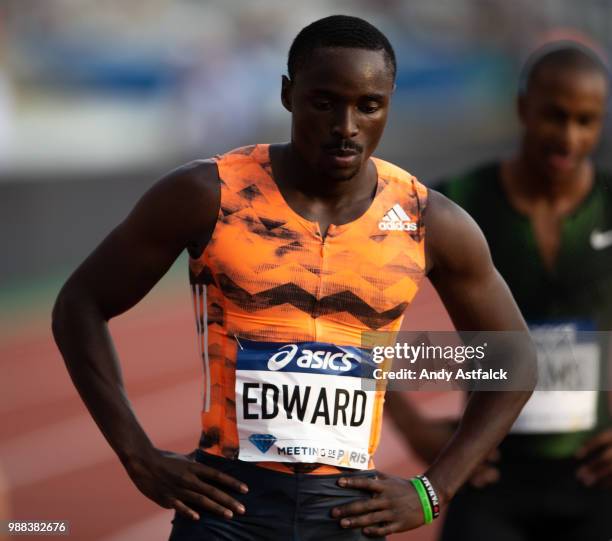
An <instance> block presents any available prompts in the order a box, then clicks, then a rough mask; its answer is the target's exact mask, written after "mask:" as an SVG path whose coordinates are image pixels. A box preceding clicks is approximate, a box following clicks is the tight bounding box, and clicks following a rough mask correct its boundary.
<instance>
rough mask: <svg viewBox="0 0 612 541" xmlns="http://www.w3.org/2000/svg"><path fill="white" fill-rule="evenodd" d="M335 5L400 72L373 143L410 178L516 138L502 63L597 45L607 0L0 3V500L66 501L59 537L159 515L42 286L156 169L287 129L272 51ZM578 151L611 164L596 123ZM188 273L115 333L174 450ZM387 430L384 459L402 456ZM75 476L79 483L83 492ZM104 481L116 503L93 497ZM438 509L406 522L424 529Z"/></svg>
mask: <svg viewBox="0 0 612 541" xmlns="http://www.w3.org/2000/svg"><path fill="white" fill-rule="evenodd" d="M334 13H346V14H349V15H356V16H359V17H363V18H365V19H367V20H371V21H372V22H373V23H374V24H375V25H377V26H379V27H381V28H384V29H385V31H386V32H387V33H388V34H389V38H390V40H391V41H392V42H393V44H394V47H395V48H396V52H397V56H398V58H399V59H400V64H399V65H398V74H397V77H398V88H399V89H400V90H399V91H398V92H396V94H395V95H394V97H393V103H392V119H391V122H390V123H389V125H388V127H387V130H386V135H385V138H384V139H383V141H382V142H381V146H380V147H379V152H378V155H379V156H380V157H381V158H383V159H385V160H388V161H391V162H394V163H397V164H398V165H399V166H401V167H406V168H409V169H410V170H411V171H412V172H414V174H415V175H417V176H418V177H419V178H420V179H422V180H424V181H425V182H428V181H430V180H431V179H436V178H441V177H445V176H446V177H447V176H448V175H450V174H455V173H456V172H457V171H461V170H465V169H466V168H467V167H468V166H471V165H472V164H474V163H478V162H483V161H485V160H490V159H492V158H493V157H498V156H504V157H508V156H509V155H510V154H511V153H512V152H513V151H514V149H515V141H516V134H517V123H516V121H515V114H514V110H513V107H512V101H513V96H514V87H515V80H516V76H517V71H518V69H519V67H520V63H521V58H522V57H523V55H524V53H525V47H526V44H528V43H531V42H532V41H533V39H534V38H535V37H536V36H539V35H541V34H542V33H543V32H546V31H550V30H552V29H555V28H558V27H573V28H577V29H578V30H580V31H582V32H584V33H586V34H588V35H590V36H592V37H593V38H596V39H597V40H599V41H600V42H601V44H602V47H603V48H604V49H605V50H606V52H609V51H610V47H611V44H612V31H611V30H612V29H611V27H610V25H611V24H612V5H611V4H610V3H609V2H604V1H601V0H584V1H583V2H575V1H574V0H555V1H554V2H553V1H542V2H531V1H527V0H518V1H516V2H506V1H504V0H441V1H438V2H429V1H427V0H415V1H411V2H405V1H401V0H384V2H371V1H365V0H315V1H313V2H308V3H301V4H296V3H293V2H282V1H281V0H262V1H259V2H256V3H248V2H243V1H239V0H227V1H224V2H218V1H213V0H202V1H194V0H149V1H147V2H140V1H135V0H121V1H119V0H109V1H106V2H96V1H94V0H80V1H78V2H76V1H74V0H46V1H44V2H24V1H23V0H4V1H3V2H2V6H1V7H0V21H1V22H0V26H1V27H2V36H3V37H2V46H1V49H2V52H1V53H0V56H1V57H2V60H1V61H0V64H1V67H0V71H1V72H2V73H3V75H2V76H1V78H4V80H5V81H6V83H7V85H8V86H7V88H9V89H10V90H9V94H8V95H9V99H8V100H4V99H3V98H0V100H4V103H10V106H8V108H7V107H6V106H0V108H3V110H4V111H6V112H5V113H0V115H4V116H5V117H7V118H9V119H10V120H9V121H7V122H5V121H2V125H0V132H1V131H4V130H8V131H7V132H6V133H8V135H7V136H4V137H5V141H7V142H6V144H4V143H0V144H4V148H5V149H6V150H5V151H4V152H3V156H2V158H0V245H1V246H2V255H1V256H0V257H1V261H2V264H1V265H0V363H1V367H2V377H1V378H0V396H1V397H2V398H1V399H0V461H1V462H2V465H3V467H4V470H5V473H6V477H7V483H8V489H9V495H10V500H11V509H12V510H11V513H12V518H24V519H25V518H32V517H33V516H36V517H40V518H48V519H53V518H55V519H67V520H70V521H71V531H72V535H74V536H76V537H77V538H79V539H88V540H92V541H98V540H105V541H109V540H113V541H117V540H119V539H129V540H130V541H134V540H139V539H143V540H150V539H154V538H156V537H159V538H164V536H165V535H166V534H167V533H168V520H169V518H168V514H167V513H166V514H164V513H163V512H160V511H159V510H158V509H156V507H155V506H154V505H153V504H151V505H149V504H148V503H147V502H146V501H144V502H143V501H142V498H140V496H139V493H138V492H137V491H136V490H135V489H134V488H133V487H132V486H131V484H130V483H129V481H125V482H124V481H123V473H122V471H121V469H120V468H119V467H116V466H115V465H114V462H113V455H112V453H111V451H110V449H109V448H108V447H107V446H106V444H105V442H104V441H103V439H102V438H101V437H99V436H98V434H97V431H96V428H95V426H94V425H93V423H92V422H91V421H90V420H89V418H88V417H87V414H86V412H85V410H84V408H83V407H82V405H81V404H80V401H79V399H78V397H77V396H75V393H74V390H73V389H72V388H71V386H70V382H69V380H68V378H67V377H66V373H65V370H64V368H63V365H62V362H61V359H60V356H59V354H58V353H57V351H56V350H55V348H54V346H53V342H52V339H51V336H50V331H49V314H50V310H51V303H52V299H53V298H54V297H55V296H56V294H57V292H58V290H59V287H60V285H61V284H62V283H63V282H64V281H65V279H66V278H67V276H68V272H69V270H70V269H71V268H74V267H75V265H77V264H78V263H79V262H80V261H81V260H82V259H83V257H84V256H85V255H86V253H87V252H88V249H89V247H91V246H92V245H94V244H97V243H98V242H99V241H100V240H101V239H102V238H103V237H104V236H105V235H106V234H107V233H108V231H109V230H110V228H111V227H112V225H113V224H115V223H118V222H119V221H121V220H122V219H123V218H124V217H125V216H126V214H127V212H128V211H129V209H130V208H132V206H133V205H134V203H135V202H136V200H137V198H138V196H139V194H141V193H143V192H144V191H146V189H147V188H148V187H149V186H150V185H151V184H152V183H153V179H154V178H156V177H158V176H159V175H161V174H162V173H163V172H165V171H166V170H167V169H168V168H170V167H173V166H175V165H176V164H178V163H182V162H185V161H189V160H192V159H195V158H199V157H202V156H210V155H212V154H215V153H217V152H221V151H222V150H225V149H227V148H233V147H238V146H241V145H244V144H248V143H250V142H252V141H253V139H254V136H255V134H257V135H258V136H259V137H260V139H261V140H262V141H264V142H265V141H272V140H279V138H283V137H285V136H286V134H287V133H289V124H288V119H287V118H286V115H285V114H284V112H283V110H282V108H281V107H280V106H279V100H278V95H279V92H280V80H281V75H282V74H283V73H282V71H281V70H280V69H279V66H282V65H283V63H284V61H285V58H284V55H285V53H286V51H287V49H288V47H289V44H290V42H291V39H292V38H293V36H294V35H295V34H296V32H297V31H298V30H299V29H300V28H302V27H303V26H304V25H305V24H307V23H308V22H309V21H312V20H315V19H317V18H320V17H324V16H326V15H331V14H334ZM0 137H1V136H0ZM595 159H596V160H597V163H598V164H600V165H602V166H605V165H610V164H611V162H612V153H610V137H609V128H608V127H607V126H606V129H605V130H604V133H603V137H602V143H601V145H600V147H599V150H598V151H597V152H596V155H595ZM74 216H78V219H74ZM185 272H186V260H185V259H184V258H183V259H182V260H181V261H179V262H178V263H177V265H175V266H174V267H173V268H172V270H171V271H170V272H169V273H168V275H167V276H166V278H165V279H164V280H163V282H162V283H161V284H160V285H159V286H157V287H156V288H155V290H154V291H153V293H152V295H151V296H150V300H148V301H147V303H146V304H145V305H143V306H142V307H140V308H139V309H138V310H137V311H136V312H135V313H133V314H132V313H131V314H129V315H126V316H125V317H124V318H120V319H119V320H117V321H115V322H113V332H114V333H115V334H116V335H117V336H118V340H117V347H118V349H119V352H120V354H121V356H122V357H123V358H124V359H125V360H126V362H125V366H124V371H125V374H124V376H125V379H126V385H127V388H128V392H129V393H130V397H133V399H134V404H135V409H136V411H137V413H138V415H139V417H141V418H142V419H143V422H144V424H145V428H146V429H147V431H148V432H149V433H151V435H152V437H153V438H154V439H155V441H156V442H158V443H159V445H161V446H166V447H167V448H173V449H177V450H184V451H187V450H190V449H192V448H193V443H194V442H193V434H194V433H195V432H194V431H197V428H198V426H199V419H198V417H197V415H195V414H194V412H197V410H198V405H199V404H198V403H197V402H198V401H197V398H196V399H194V400H193V401H192V400H191V399H190V398H189V397H197V393H198V389H199V387H200V382H201V377H202V373H201V366H200V364H199V362H198V358H197V347H196V343H195V341H194V340H193V328H192V325H193V314H192V313H191V312H190V311H189V310H188V309H187V308H188V303H189V299H190V292H189V290H188V288H186V287H185ZM169 299H173V300H172V302H169ZM416 302H419V303H421V304H422V305H425V306H427V307H429V311H428V313H429V316H428V317H424V316H423V315H422V314H424V313H425V312H424V311H423V310H419V313H420V314H421V318H420V320H419V321H417V322H415V321H412V322H409V324H410V325H413V326H416V325H423V326H425V327H426V328H427V329H431V328H436V325H439V326H442V325H443V324H444V325H448V318H447V317H446V315H445V313H444V312H443V311H442V310H441V308H440V305H439V303H438V301H437V299H436V297H435V295H434V294H433V293H431V289H430V288H427V287H424V288H423V291H422V293H421V294H420V295H419V296H418V297H417V299H416ZM422 307H423V306H422ZM169 356H170V357H171V358H172V359H173V362H171V363H169V362H168V357H169ZM143 367H146V370H144V369H143ZM143 373H144V375H143ZM164 389H165V390H164ZM414 394H415V395H416V396H415V401H416V403H417V405H419V406H424V407H426V408H427V410H428V411H430V412H433V413H436V414H438V415H446V414H452V413H455V412H457V410H458V409H459V408H460V400H456V399H453V400H451V401H448V400H446V399H443V398H441V397H440V398H439V399H438V398H435V397H428V398H427V400H426V393H414ZM152 404H154V405H159V407H158V408H157V410H155V408H152V406H151V405H152ZM147 412H149V413H147ZM387 428H390V427H387ZM387 428H386V429H385V431H386V434H387V436H386V438H385V441H384V442H383V444H382V446H381V449H380V451H379V453H378V457H377V458H378V463H379V464H380V467H381V469H382V468H383V467H384V468H386V469H388V470H390V471H393V470H395V471H396V472H397V474H398V475H403V476H410V475H411V474H413V473H415V472H417V471H419V468H420V466H419V465H418V464H417V463H416V458H415V459H414V460H412V461H406V459H405V450H404V448H403V447H402V446H401V445H399V443H400V442H401V440H400V438H399V436H398V435H395V436H394V434H393V431H392V430H388V429H387ZM74 434H78V437H77V438H75V437H74ZM68 438H70V439H71V443H70V445H68V444H67V443H66V442H67V439H68ZM41 450H42V451H41ZM41 452H44V453H45V455H44V456H45V457H53V460H48V459H41V458H40V457H41ZM82 486H89V487H95V490H92V491H90V492H89V493H88V494H87V497H84V496H83V492H82ZM113 498H114V501H116V502H117V505H116V506H114V508H110V507H109V506H108V505H102V502H104V501H106V502H107V501H109V500H111V499H113ZM92 509H93V510H95V512H94V513H92V511H91V510H92ZM436 527H437V525H434V527H433V528H431V529H428V530H426V529H423V531H420V532H419V533H418V535H419V536H421V537H416V538H415V537H414V536H413V534H408V535H407V536H406V537H405V538H407V539H433V537H434V536H435V533H436V530H435V528H436ZM160 532H161V534H160ZM415 535H416V533H415ZM402 538H404V537H403V536H398V537H397V539H402Z"/></svg>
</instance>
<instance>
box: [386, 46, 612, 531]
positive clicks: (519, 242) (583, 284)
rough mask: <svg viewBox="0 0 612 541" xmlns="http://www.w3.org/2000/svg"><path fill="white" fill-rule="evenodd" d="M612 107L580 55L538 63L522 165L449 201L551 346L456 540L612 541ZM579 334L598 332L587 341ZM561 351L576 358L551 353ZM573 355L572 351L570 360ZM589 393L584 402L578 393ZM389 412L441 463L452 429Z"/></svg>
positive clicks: (464, 179) (483, 176) (448, 189)
mask: <svg viewBox="0 0 612 541" xmlns="http://www.w3.org/2000/svg"><path fill="white" fill-rule="evenodd" d="M608 95H609V76H608V70H607V68H606V67H605V65H604V63H603V62H602V61H601V60H600V59H599V58H598V57H597V55H596V54H595V53H594V52H593V51H592V50H590V49H588V48H586V47H584V46H582V45H580V44H578V43H575V42H574V43H573V42H568V41H562V42H556V43H550V44H548V45H545V46H544V47H542V48H541V49H539V50H537V51H536V52H534V53H533V55H532V56H531V57H530V58H529V60H528V61H527V63H526V65H525V67H524V70H523V73H522V75H521V79H520V84H519V97H518V103H517V105H518V114H519V118H520V121H521V125H522V137H521V143H520V147H519V150H518V153H517V154H516V155H515V156H514V157H512V158H510V159H509V160H504V161H501V162H499V161H496V162H494V163H487V164H485V165H483V166H480V167H478V168H476V169H475V170H473V171H471V172H469V173H467V174H465V175H463V176H460V177H457V178H454V179H452V180H451V181H449V182H448V183H445V184H443V185H442V186H441V191H442V192H443V193H445V194H446V195H448V196H449V197H450V198H451V199H453V200H454V201H456V202H457V203H459V204H460V205H461V206H462V207H463V208H465V209H466V210H467V211H468V212H469V213H470V214H471V215H472V217H473V218H474V219H475V220H476V222H477V223H478V224H479V225H480V227H481V228H482V230H483V232H484V234H485V236H486V238H487V241H488V243H489V246H490V249H491V253H492V257H493V261H494V264H495V265H496V267H497V269H498V270H499V272H500V273H501V274H502V276H503V277H504V278H505V279H506V280H507V283H508V285H509V287H510V289H511V290H512V292H513V294H514V296H515V298H516V301H517V303H518V304H519V307H520V309H521V311H522V313H523V315H524V317H525V318H526V320H527V321H528V322H529V323H531V325H530V327H531V329H532V332H533V333H534V336H535V338H536V341H538V340H539V341H540V345H541V349H540V359H539V364H540V366H539V373H540V382H539V383H540V386H541V388H542V389H545V390H541V391H539V392H537V393H535V394H534V396H533V397H532V399H530V401H529V402H528V404H527V405H526V406H525V408H524V409H523V411H522V412H521V414H520V416H519V418H518V419H517V421H516V422H515V424H514V427H513V429H512V430H511V434H510V435H508V436H507V437H506V438H505V440H504V441H503V442H502V443H501V445H500V446H499V450H498V451H496V452H495V453H493V454H492V455H491V457H490V459H491V460H490V462H489V463H487V464H483V465H482V466H481V468H480V469H479V471H478V472H477V473H476V474H475V475H474V476H473V477H472V480H471V486H466V487H464V489H463V491H462V492H460V494H459V495H458V496H457V497H456V498H455V499H454V500H453V501H452V502H451V505H450V507H449V511H448V514H447V518H446V523H445V526H444V530H443V533H442V539H444V540H454V539H461V540H468V539H469V540H470V541H472V540H480V539H482V540H484V539H491V538H492V537H493V538H495V539H499V540H506V539H507V540H509V541H510V540H516V541H520V540H528V539H548V538H554V539H559V540H561V539H567V540H576V539H581V540H582V539H583V540H593V541H595V540H598V539H601V540H605V539H609V537H610V535H611V534H612V516H611V515H610V514H609V513H606V512H603V513H602V512H601V509H612V419H611V416H610V410H609V403H608V393H606V392H598V391H599V390H601V389H607V388H608V387H607V379H608V377H609V376H608V362H607V359H608V355H609V347H608V338H607V336H604V337H600V336H597V335H594V334H591V333H590V332H589V331H609V330H610V328H611V326H612V272H611V271H612V175H610V173H608V172H606V171H604V170H602V169H601V168H598V167H595V166H594V165H593V162H592V158H591V155H592V153H593V151H594V149H595V147H596V145H597V144H598V142H599V138H600V134H601V129H602V126H603V120H604V117H605V113H606V105H607V100H608ZM580 331H587V333H585V334H582V335H581V334H579V333H580ZM560 338H563V339H566V340H569V341H570V342H571V343H570V344H569V345H568V346H567V347H569V348H570V352H571V353H572V354H573V355H574V359H569V358H565V357H562V355H564V351H565V352H567V349H564V348H558V349H555V348H554V347H553V348H551V347H548V346H550V345H551V343H558V342H559V341H560ZM564 347H565V346H564ZM576 389H578V390H576ZM387 405H388V406H390V407H388V411H389V412H390V413H391V414H392V416H393V418H394V419H395V420H396V422H397V424H398V425H399V426H400V427H402V429H403V430H404V431H405V433H406V435H407V437H408V439H409V441H412V442H413V445H414V446H415V449H416V450H417V452H418V453H419V454H420V455H421V456H423V457H424V458H425V459H426V460H429V461H431V460H432V459H433V458H434V457H435V455H436V454H437V453H438V452H439V450H440V449H442V448H443V447H444V445H445V444H446V442H447V441H448V438H449V435H450V434H451V433H452V423H448V422H439V423H434V424H430V423H429V422H428V420H426V419H424V418H422V417H420V416H419V415H418V414H417V413H416V412H412V413H411V414H410V415H408V416H406V408H407V407H408V408H411V406H410V405H409V404H406V403H404V402H403V401H402V400H401V398H400V397H399V396H398V395H397V393H391V397H390V400H388V404H387Z"/></svg>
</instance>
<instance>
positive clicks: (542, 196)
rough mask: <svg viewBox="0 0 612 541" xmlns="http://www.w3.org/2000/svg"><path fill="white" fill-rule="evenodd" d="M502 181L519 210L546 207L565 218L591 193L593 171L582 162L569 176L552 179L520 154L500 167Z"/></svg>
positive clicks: (586, 163) (588, 161)
mask: <svg viewBox="0 0 612 541" xmlns="http://www.w3.org/2000/svg"><path fill="white" fill-rule="evenodd" d="M501 177H502V184H503V186H504V189H505V191H506V193H507V194H508V196H509V197H510V198H511V200H512V201H513V202H514V203H518V205H519V206H521V207H531V206H534V205H545V206H547V207H549V208H551V209H553V210H556V211H557V212H558V213H559V214H566V213H569V212H571V211H572V210H573V209H574V208H575V207H577V206H578V205H579V204H580V202H581V201H582V200H583V199H584V198H585V197H586V195H587V194H588V193H589V192H590V190H591V188H592V186H593V178H594V169H593V164H592V163H591V161H590V160H584V161H583V162H582V163H580V164H579V166H578V167H577V168H576V170H575V171H572V172H571V173H570V174H568V175H566V176H564V177H562V178H551V177H549V176H546V175H545V174H542V173H541V172H539V171H538V169H537V168H536V167H534V166H533V165H532V164H531V163H530V160H529V158H528V156H527V155H526V154H525V153H523V152H521V153H520V154H519V155H518V156H516V157H514V158H513V159H511V160H509V161H507V162H504V163H503V164H502V168H501ZM523 210H524V208H523Z"/></svg>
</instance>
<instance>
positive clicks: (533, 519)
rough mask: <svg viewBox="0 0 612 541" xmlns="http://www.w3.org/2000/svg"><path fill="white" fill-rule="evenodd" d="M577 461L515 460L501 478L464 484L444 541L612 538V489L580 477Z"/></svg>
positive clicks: (449, 516)
mask: <svg viewBox="0 0 612 541" xmlns="http://www.w3.org/2000/svg"><path fill="white" fill-rule="evenodd" d="M577 467H578V464H577V463H576V461H575V460H572V459H569V460H565V459H564V460H540V461H538V460H526V461H518V460H516V459H514V460H513V462H512V463H511V464H503V463H502V464H501V466H500V476H501V477H500V480H499V482H497V483H495V484H492V485H489V486H487V487H485V488H482V489H478V488H474V487H471V486H465V487H464V488H463V489H462V490H460V491H459V493H458V494H457V495H456V496H455V498H454V499H453V500H452V501H451V503H450V505H449V508H448V513H447V515H446V521H445V523H444V527H443V530H442V536H441V539H442V541H492V540H494V541H549V540H554V541H609V540H610V539H612V490H610V489H601V488H600V489H597V488H588V487H586V486H584V485H583V484H582V483H580V482H579V481H578V479H576V469H577Z"/></svg>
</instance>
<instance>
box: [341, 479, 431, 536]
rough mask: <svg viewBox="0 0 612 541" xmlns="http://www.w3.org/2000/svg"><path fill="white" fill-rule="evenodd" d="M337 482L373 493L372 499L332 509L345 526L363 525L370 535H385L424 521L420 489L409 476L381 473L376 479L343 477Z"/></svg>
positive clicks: (412, 526)
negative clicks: (411, 481)
mask: <svg viewBox="0 0 612 541" xmlns="http://www.w3.org/2000/svg"><path fill="white" fill-rule="evenodd" d="M338 485H340V486H341V487H346V488H356V489H359V490H366V491H370V492H372V498H368V499H363V500H359V501H356V502H353V503H349V504H346V505H342V506H340V507H334V508H333V509H332V517H334V518H338V519H340V526H341V527H343V528H363V533H364V534H365V535H367V536H371V537H382V536H385V535H389V534H392V533H396V532H403V531H406V530H412V529H413V528H418V527H419V526H421V525H422V524H424V523H425V518H424V516H423V508H422V506H421V502H420V501H419V497H418V495H417V492H416V490H415V489H414V487H413V486H412V485H411V483H410V481H408V480H407V479H402V478H400V477H392V476H390V475H385V474H384V473H378V477H377V478H376V479H372V478H369V477H341V478H340V479H338Z"/></svg>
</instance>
